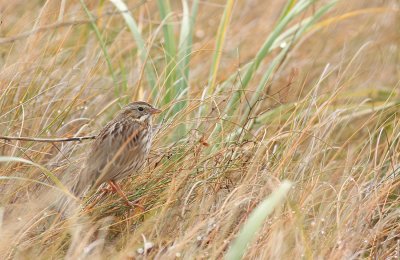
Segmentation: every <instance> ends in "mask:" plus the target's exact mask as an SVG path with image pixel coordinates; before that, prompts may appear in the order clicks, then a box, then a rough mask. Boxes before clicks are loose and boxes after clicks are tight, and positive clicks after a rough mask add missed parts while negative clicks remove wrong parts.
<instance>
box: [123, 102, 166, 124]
mask: <svg viewBox="0 0 400 260" xmlns="http://www.w3.org/2000/svg"><path fill="white" fill-rule="evenodd" d="M161 112H162V111H161V110H160V109H157V108H155V107H153V106H152V105H150V104H149V103H146V102H144V101H135V102H132V103H130V104H128V105H127V106H126V107H124V108H123V113H124V114H128V115H129V116H130V117H132V118H134V119H136V120H139V121H141V122H146V121H148V120H149V119H150V118H151V116H152V115H154V114H159V113H161Z"/></svg>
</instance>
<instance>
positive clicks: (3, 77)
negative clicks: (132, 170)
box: [0, 0, 400, 259]
mask: <svg viewBox="0 0 400 260" xmlns="http://www.w3.org/2000/svg"><path fill="white" fill-rule="evenodd" d="M1 2H2V3H3V5H2V8H1V20H2V24H1V25H0V32H1V38H0V66H1V70H0V83H1V84H0V90H1V91H0V135H8V136H30V137H71V136H84V135H91V134H95V133H96V132H97V131H98V130H99V129H100V128H101V127H102V126H103V125H104V124H105V123H106V122H107V120H109V119H110V118H111V117H112V116H113V115H114V114H115V112H116V111H117V110H118V109H119V105H121V104H124V103H126V102H128V101H129V100H135V99H143V100H150V101H151V102H152V103H154V104H155V105H156V106H159V107H161V108H163V109H165V110H166V111H167V112H166V113H164V114H163V115H162V116H161V118H160V120H159V123H160V129H159V131H158V133H157V135H156V141H155V143H154V145H153V150H152V152H151V156H150V158H149V163H148V165H147V166H146V168H145V169H144V171H143V172H142V173H140V175H138V176H133V177H132V178H130V179H128V180H125V181H123V188H124V190H125V191H126V192H127V194H128V195H129V197H130V198H131V199H138V198H140V200H141V203H142V204H143V205H144V206H145V208H146V211H145V212H144V213H138V212H136V213H133V212H130V211H129V209H128V208H126V207H124V205H123V203H122V202H121V201H120V200H119V198H118V197H117V196H114V195H113V196H108V197H107V198H102V199H101V200H100V202H99V203H98V204H97V205H96V206H95V207H94V208H93V209H92V210H90V211H89V212H79V213H75V214H72V216H69V217H67V218H62V217H61V216H60V215H59V214H58V213H57V212H56V211H54V209H52V208H51V207H48V206H49V201H51V200H52V197H49V196H48V195H46V196H45V195H43V194H52V193H46V192H48V191H49V190H55V189H54V187H55V184H54V181H53V180H51V177H53V176H56V177H57V178H58V179H65V176H72V177H73V176H76V174H78V173H79V170H80V168H81V167H83V164H84V160H85V156H86V151H87V149H88V145H89V143H90V141H84V142H82V143H63V144H60V143H36V142H20V141H16V142H8V141H0V151H1V152H0V153H1V157H0V159H1V160H0V161H1V164H0V174H1V176H0V194H1V195H0V255H1V258H2V259H4V258H17V259H38V258H42V259H58V258H63V257H67V258H70V259H77V258H79V257H81V258H91V259H98V258H104V259H107V258H108V257H111V256H112V257H113V258H117V259H118V258H120V259H127V258H128V259H142V258H148V259H152V258H158V259H175V258H183V259H193V258H195V259H201V258H204V259H218V258H222V257H224V255H225V254H226V252H227V250H228V248H229V246H230V245H232V243H233V241H234V239H235V237H236V236H237V234H238V232H239V231H240V229H241V227H243V225H244V223H245V222H246V220H248V219H249V215H250V214H251V213H252V212H255V211H254V210H255V209H256V207H257V206H258V205H260V203H261V202H262V201H264V199H265V198H266V197H268V195H269V194H271V192H272V191H274V190H276V188H277V187H278V186H279V184H280V183H281V182H282V181H283V180H289V181H291V182H292V183H293V186H292V188H291V190H290V191H289V193H288V194H287V198H286V200H285V202H284V203H281V205H280V206H278V207H277V209H276V210H275V211H274V212H273V213H272V215H270V216H269V217H267V218H266V220H265V221H264V222H263V225H262V226H261V227H260V228H259V229H258V232H257V233H256V234H255V235H254V239H253V240H252V242H251V243H250V244H249V246H248V247H247V250H246V251H245V258H246V259H301V258H305V259H313V258H316V259H321V258H324V259H353V258H374V259H396V257H397V258H398V257H399V255H400V242H399V241H400V235H399V234H400V225H399V222H400V175H399V171H400V170H399V167H400V154H399V151H400V147H399V146H400V134H399V133H400V123H399V119H398V112H397V111H398V109H399V100H400V98H399V97H400V93H399V76H400V68H399V64H400V63H399V59H400V55H399V53H400V45H399V43H400V32H399V30H398V28H397V27H396V25H398V22H399V19H400V16H399V8H400V6H399V3H398V2H397V1H395V0H392V1H380V0H370V1H364V0H353V1H339V2H338V3H337V4H336V5H335V6H334V7H333V8H332V9H330V11H329V12H327V13H326V14H324V15H323V16H322V17H321V18H320V19H319V20H318V21H316V23H315V24H314V25H312V26H310V27H309V28H308V29H307V30H306V31H305V33H304V34H303V35H302V36H301V37H299V39H297V40H296V41H294V42H293V44H292V45H290V46H289V47H288V52H287V53H285V56H284V58H283V59H282V60H281V61H280V62H279V66H278V67H276V68H275V70H274V72H273V73H272V74H271V76H270V77H269V78H268V79H267V81H266V84H265V85H264V86H262V87H263V89H262V91H256V88H257V86H258V84H259V82H260V81H261V80H263V77H264V75H266V72H267V70H268V68H269V66H270V64H271V63H272V62H274V61H276V60H277V58H276V57H278V56H279V54H280V50H281V49H282V48H276V49H274V50H273V51H271V52H270V53H269V54H268V55H267V56H266V57H265V58H264V59H263V60H262V62H261V63H260V67H259V68H258V70H256V72H255V73H254V75H252V77H251V80H250V81H249V84H248V86H247V87H246V88H244V89H242V90H241V89H240V88H241V86H243V85H242V84H243V78H244V77H245V75H244V72H245V70H246V69H245V64H246V63H247V62H249V61H251V60H252V59H253V58H254V57H255V55H256V54H257V52H258V51H259V50H260V49H261V47H262V45H263V43H264V41H265V38H266V37H267V35H268V34H269V33H270V32H271V31H273V29H274V28H275V26H276V22H277V20H278V19H279V17H280V12H281V10H282V9H283V7H284V6H285V3H286V1H284V0H281V1H262V0H251V1H236V2H234V1H227V2H225V1H199V8H198V12H197V16H196V23H195V26H194V29H193V34H194V37H193V41H192V45H191V46H192V49H191V51H190V53H191V55H190V57H191V61H190V67H189V68H190V69H189V71H190V78H189V79H187V81H185V84H186V83H187V84H186V85H182V86H184V87H186V91H187V92H186V94H182V95H183V96H181V97H180V98H181V99H182V100H183V102H182V101H181V102H180V103H179V100H180V99H179V98H174V96H172V98H171V95H172V94H174V92H173V91H176V90H174V89H173V87H171V86H175V85H173V84H174V81H173V80H178V79H179V75H181V74H180V73H181V71H179V70H178V69H176V68H179V66H180V64H181V63H179V62H177V61H176V60H174V59H171V57H166V56H167V55H168V54H169V53H170V51H171V49H168V44H169V43H168V38H166V37H165V35H163V27H162V26H163V25H165V24H168V25H170V26H172V27H171V28H172V29H174V30H175V33H176V35H177V36H176V37H177V39H178V38H179V33H178V32H179V30H180V26H181V22H182V21H183V16H182V5H181V1H171V6H170V8H171V10H172V11H173V12H172V14H171V15H170V17H169V18H168V19H167V20H163V21H161V19H160V15H159V11H158V10H160V8H161V7H160V6H157V3H155V2H152V1H150V2H140V1H132V3H131V2H129V3H128V1H126V2H127V3H128V8H129V9H130V10H131V12H132V15H133V17H135V19H136V22H137V25H138V28H139V30H140V32H141V35H142V37H143V39H144V41H145V44H146V47H147V49H148V50H149V53H146V55H145V56H146V61H148V63H147V64H150V65H149V67H150V69H152V70H153V71H154V74H155V77H156V83H155V86H154V88H153V91H152V88H151V86H150V80H149V79H150V78H149V74H147V73H148V70H146V69H145V67H146V66H145V65H143V64H144V60H143V59H142V57H143V56H141V54H140V51H139V50H138V49H137V44H136V42H135V41H134V40H133V38H132V34H131V32H130V31H129V30H128V28H127V25H126V23H125V22H124V19H123V18H122V16H121V14H120V13H119V12H118V11H117V10H116V8H115V6H114V5H112V4H111V3H110V2H108V1H104V2H103V1H82V2H84V3H85V5H86V6H87V8H88V10H89V11H90V12H91V14H92V15H93V16H94V18H95V20H94V21H91V20H90V19H89V18H88V15H87V14H86V13H85V11H84V8H83V5H82V2H80V1H64V0H62V1H21V0H16V1H11V2H10V1H5V0H2V1H1ZM161 2H162V1H161ZM184 2H186V1H184ZM194 2H196V1H193V2H191V1H189V2H188V3H189V6H191V5H193V3H194ZM230 2H232V17H230V19H228V23H229V26H228V27H226V28H223V30H222V32H223V33H225V40H224V41H222V47H221V48H222V52H221V55H220V62H219V63H218V64H217V65H218V66H217V69H216V74H212V72H210V71H211V67H212V66H213V65H212V64H213V63H212V62H213V55H215V53H217V52H215V51H214V50H215V49H216V48H217V47H216V46H218V35H221V31H220V33H219V34H218V26H219V24H220V21H221V19H222V14H223V12H224V8H225V5H226V4H227V5H229V4H230ZM287 2H292V3H293V4H295V3H296V2H305V1H304V0H302V1H287ZM324 3H326V2H324V1H317V3H315V4H312V5H311V6H310V7H309V8H308V9H307V10H305V12H304V13H302V14H301V15H299V16H297V17H296V18H295V19H294V20H293V21H292V22H291V24H290V25H293V24H294V23H296V22H299V21H302V19H304V18H306V17H307V16H308V15H313V14H315V12H317V11H318V10H320V8H321V7H322V6H323V5H324ZM228 7H229V6H228ZM91 23H94V25H95V28H97V29H98V31H99V32H100V36H101V39H99V35H97V37H96V35H95V33H94V30H93V24H92V27H91ZM289 27H290V26H289ZM289 27H288V28H289ZM164 33H165V32H164ZM101 41H103V43H104V47H105V48H103V49H102V48H101ZM174 44H175V46H177V45H178V40H176V42H175V43H174ZM286 44H287V42H286ZM281 47H284V46H283V45H281ZM179 51H180V49H179V48H178V52H179ZM178 56H179V55H178ZM107 57H108V58H109V64H107V61H106V60H107ZM175 63H178V65H177V66H176V67H173V68H171V64H172V65H173V64H175ZM183 69H185V67H183ZM169 75H173V77H172V76H171V77H170V76H169ZM182 75H183V74H182ZM174 77H175V78H174ZM213 77H215V81H214V82H215V90H213V91H211V90H209V89H207V88H206V87H207V85H209V84H214V83H213V80H212V78H213ZM179 84H180V83H179ZM168 90H169V91H171V92H169V91H168ZM207 91H209V92H211V95H204V93H207ZM209 92H208V93H209ZM171 93H172V94H171ZM237 93H241V94H242V95H241V96H240V97H239V99H238V102H236V103H234V106H233V109H234V110H233V112H232V113H230V112H229V111H230V110H229V109H227V106H229V104H228V103H229V101H230V100H232V98H233V97H234V96H235V95H236V94H237ZM254 93H256V97H257V100H256V103H255V104H254V105H253V106H250V107H249V104H250V103H249V102H251V99H252V97H254V95H253V94H254ZM175 94H176V93H175ZM178 94H179V93H178ZM202 97H203V98H202ZM174 104H184V105H182V106H181V105H177V106H174ZM228 108H229V107H228ZM226 114H228V115H229V116H226ZM243 115H246V116H243ZM216 126H217V127H216ZM16 158H22V159H25V160H26V161H22V160H21V159H16ZM26 162H33V164H32V163H26ZM51 187H53V188H51ZM93 197H96V195H94V196H93ZM92 199H93V198H92ZM146 243H147V245H149V244H150V243H151V245H152V248H151V249H149V250H144V252H139V251H140V250H139V251H138V249H140V248H143V247H144V245H145V244H146Z"/></svg>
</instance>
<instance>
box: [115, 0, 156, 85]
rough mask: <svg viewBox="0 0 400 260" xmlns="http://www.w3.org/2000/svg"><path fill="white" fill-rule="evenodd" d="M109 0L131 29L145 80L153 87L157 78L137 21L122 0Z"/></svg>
mask: <svg viewBox="0 0 400 260" xmlns="http://www.w3.org/2000/svg"><path fill="white" fill-rule="evenodd" d="M110 1H111V3H113V4H114V5H115V7H116V8H117V9H118V10H119V11H120V12H121V15H122V17H123V18H124V20H125V23H126V25H127V26H128V28H129V30H130V31H131V33H132V36H133V39H134V40H135V42H136V45H137V48H138V54H139V57H140V59H141V60H142V62H143V64H145V65H144V66H145V72H146V77H147V80H148V82H149V85H150V87H151V88H152V89H154V88H155V86H156V82H157V78H156V75H155V72H154V70H153V67H152V66H151V62H148V60H149V52H148V50H147V48H146V45H145V41H144V40H143V37H142V35H141V33H140V31H139V27H138V26H137V23H136V21H135V19H134V18H133V16H132V13H131V12H130V11H129V9H128V7H127V6H126V4H125V3H124V2H123V1H122V0H110Z"/></svg>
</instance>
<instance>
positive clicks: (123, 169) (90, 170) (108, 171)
mask: <svg viewBox="0 0 400 260" xmlns="http://www.w3.org/2000/svg"><path fill="white" fill-rule="evenodd" d="M160 112H161V110H159V109H156V108H154V107H153V106H151V105H150V104H148V103H146V102H142V101H137V102H133V103H130V104H129V105H127V106H126V107H124V108H123V109H122V110H121V111H120V112H119V113H118V114H117V116H116V117H115V118H114V119H113V120H111V121H110V122H109V123H108V124H107V125H106V126H105V127H104V128H103V129H102V130H101V131H100V133H99V135H98V136H97V137H96V140H95V141H94V143H93V145H92V147H91V150H90V152H89V153H88V157H87V160H86V163H85V168H84V169H83V171H82V172H81V174H80V175H79V177H78V181H77V183H76V185H75V186H74V188H73V192H74V193H75V195H76V196H78V197H80V196H82V195H83V194H84V193H85V192H86V191H87V190H89V189H91V188H96V187H98V186H99V185H100V184H102V183H104V182H109V183H110V185H111V187H112V188H113V189H115V190H116V191H117V192H118V193H121V190H119V187H118V186H116V183H115V181H117V180H120V179H123V178H125V177H127V176H129V175H131V174H133V173H136V172H137V171H139V170H140V168H141V167H142V166H143V164H144V162H145V160H146V157H147V155H148V154H149V151H150V146H151V141H152V125H151V123H152V115H154V114H157V113H160ZM114 185H115V186H114ZM122 196H124V195H123V194H122ZM125 198H126V197H125Z"/></svg>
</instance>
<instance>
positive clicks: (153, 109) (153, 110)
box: [150, 107, 162, 115]
mask: <svg viewBox="0 0 400 260" xmlns="http://www.w3.org/2000/svg"><path fill="white" fill-rule="evenodd" d="M161 112H162V110H161V109H157V108H154V107H153V108H151V110H150V114H152V115H155V114H160V113H161Z"/></svg>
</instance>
